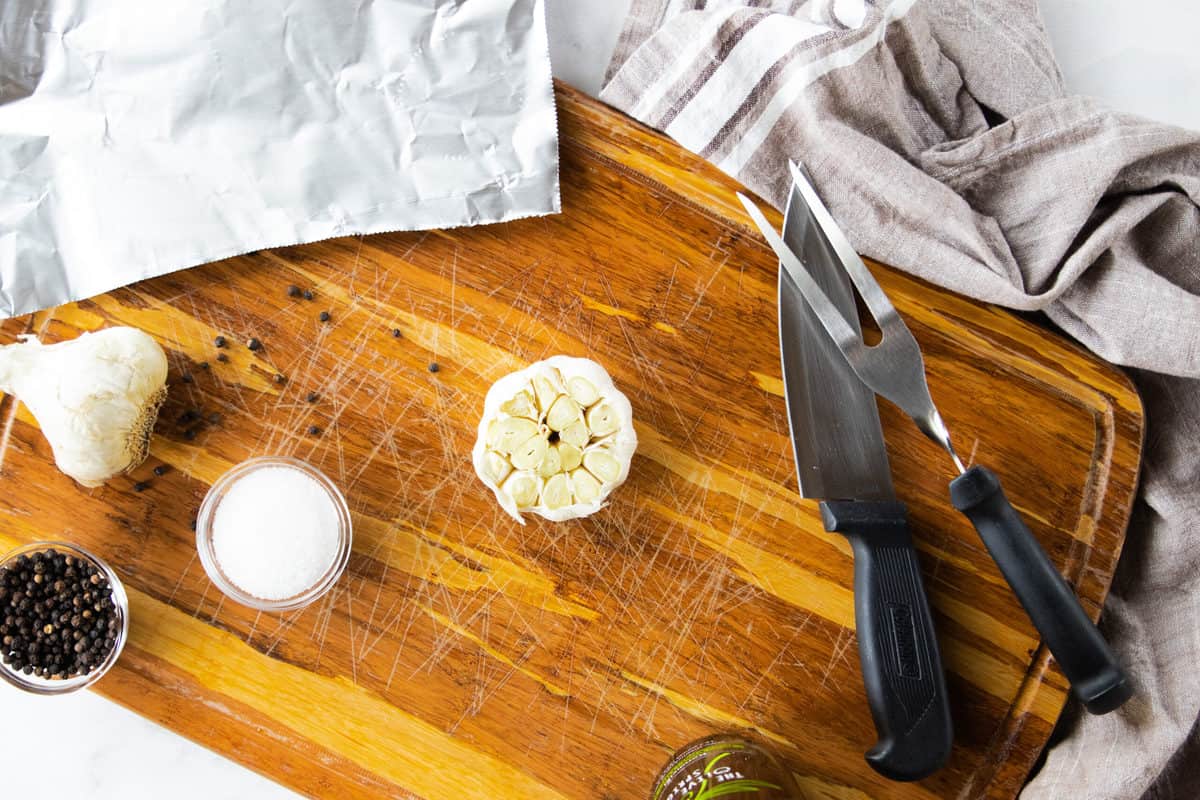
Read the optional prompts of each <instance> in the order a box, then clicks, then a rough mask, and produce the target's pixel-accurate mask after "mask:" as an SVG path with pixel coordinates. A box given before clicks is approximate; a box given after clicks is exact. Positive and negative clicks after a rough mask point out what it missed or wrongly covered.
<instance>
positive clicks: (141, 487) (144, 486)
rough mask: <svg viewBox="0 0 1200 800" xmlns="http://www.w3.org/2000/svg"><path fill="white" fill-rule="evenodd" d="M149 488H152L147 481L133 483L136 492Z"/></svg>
mask: <svg viewBox="0 0 1200 800" xmlns="http://www.w3.org/2000/svg"><path fill="white" fill-rule="evenodd" d="M149 488H150V484H148V483H146V482H145V481H138V482H137V483H135V484H134V485H133V490H134V491H135V492H144V491H146V490H147V489H149Z"/></svg>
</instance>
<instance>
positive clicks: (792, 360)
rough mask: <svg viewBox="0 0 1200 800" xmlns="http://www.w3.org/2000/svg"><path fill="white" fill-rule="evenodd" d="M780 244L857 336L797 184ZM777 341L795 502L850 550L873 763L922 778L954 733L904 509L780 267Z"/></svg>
mask: <svg viewBox="0 0 1200 800" xmlns="http://www.w3.org/2000/svg"><path fill="white" fill-rule="evenodd" d="M783 240H784V243H785V244H786V245H787V246H788V247H789V248H790V249H791V250H792V252H793V253H795V254H796V255H797V256H798V257H799V258H800V260H801V261H802V262H803V264H804V265H805V266H806V267H807V268H808V272H809V274H810V275H811V276H812V279H813V280H815V281H816V282H817V284H818V285H819V286H820V287H821V288H822V289H823V290H824V291H825V293H826V294H827V295H828V296H829V298H830V299H831V300H832V301H833V302H834V304H835V305H836V306H837V308H838V310H839V311H840V312H841V314H842V316H843V317H844V318H845V320H846V322H847V323H848V324H849V325H850V326H851V327H852V328H853V329H854V330H855V332H859V323H858V315H857V312H856V309H855V304H854V295H853V290H852V289H851V287H850V283H849V281H848V280H847V278H846V276H845V273H844V272H843V271H842V270H840V269H838V268H837V264H836V262H835V261H834V260H833V259H835V258H836V255H835V254H834V251H833V248H832V247H831V246H830V244H829V242H828V241H827V240H826V238H825V236H824V234H823V233H822V232H821V230H820V228H819V227H818V226H817V224H816V220H815V218H814V217H813V215H812V213H811V211H810V210H809V208H808V206H807V205H806V204H805V202H804V199H803V197H802V196H801V195H800V193H799V191H798V190H797V189H796V188H795V187H794V186H793V188H792V192H791V195H790V197H789V200H788V204H787V208H786V210H785V214H784V228H783ZM779 336H780V340H779V349H780V360H781V362H782V368H783V380H784V387H785V391H784V396H785V400H786V403H787V411H788V424H789V426H790V428H791V433H792V446H793V449H794V452H795V457H796V471H797V478H798V481H799V484H800V493H801V494H802V495H803V496H804V497H808V498H817V499H820V500H821V501H822V502H821V504H820V509H821V517H822V521H823V523H824V525H825V529H826V530H828V531H833V532H837V533H840V534H842V535H844V536H846V537H847V538H848V539H849V540H850V544H851V547H852V549H853V552H854V620H855V629H856V633H857V637H858V648H859V660H860V663H861V666H862V674H863V683H864V686H865V688H866V693H867V702H868V705H869V706H870V710H871V716H872V719H873V720H874V723H875V729H876V733H877V737H878V739H877V741H876V743H875V745H874V746H873V747H871V749H870V750H868V751H867V753H866V760H867V762H868V763H869V764H870V765H871V767H872V768H874V769H875V770H876V771H877V772H879V773H880V774H881V775H884V776H885V777H888V778H891V779H893V780H918V779H920V778H923V777H925V776H927V775H929V774H930V773H932V772H934V771H935V770H937V769H938V768H939V767H941V766H942V765H943V764H944V763H945V761H946V759H947V757H948V756H949V753H950V749H951V746H952V743H953V726H952V724H951V720H950V709H949V702H948V697H947V694H946V684H945V676H944V674H943V670H942V661H941V654H940V650H939V648H938V642H937V635H936V632H935V630H934V627H933V619H932V616H931V614H930V610H929V603H928V601H927V599H926V597H925V590H924V586H923V582H922V580H921V570H920V564H919V562H918V561H917V556H916V551H915V550H914V549H913V545H912V538H911V536H910V534H909V531H908V521H907V511H906V509H905V507H904V504H903V503H900V502H899V501H897V500H896V497H895V491H894V489H893V485H892V478H891V469H890V466H889V464H888V457H887V448H886V446H885V444H884V439H883V429H882V426H881V425H880V422H879V410H878V408H877V406H876V401H875V394H874V392H872V391H871V390H870V389H869V388H868V387H866V386H865V385H864V384H863V383H862V381H860V380H859V379H858V376H857V375H855V374H854V372H853V370H852V369H851V367H850V365H849V364H848V363H847V362H846V360H845V358H843V357H842V355H841V353H840V352H839V351H838V349H837V346H836V344H835V343H834V342H833V340H832V339H831V338H830V337H829V335H828V334H827V333H826V332H825V329H824V327H823V326H822V325H821V322H820V320H819V319H818V318H817V317H816V315H815V314H814V313H813V312H812V311H811V309H810V308H809V307H808V304H807V303H806V302H805V300H804V297H803V295H802V294H801V292H800V290H799V288H797V286H796V283H795V281H794V280H793V279H792V277H791V276H790V274H789V272H788V269H787V267H786V264H785V262H783V261H781V263H780V270H779Z"/></svg>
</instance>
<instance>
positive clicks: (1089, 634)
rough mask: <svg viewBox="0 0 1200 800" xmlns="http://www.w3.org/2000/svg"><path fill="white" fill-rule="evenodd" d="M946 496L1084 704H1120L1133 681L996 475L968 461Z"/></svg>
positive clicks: (1096, 707) (1094, 707)
mask: <svg viewBox="0 0 1200 800" xmlns="http://www.w3.org/2000/svg"><path fill="white" fill-rule="evenodd" d="M950 500H951V502H953V503H954V507H955V508H957V509H958V510H959V511H961V512H962V513H963V514H965V515H966V516H967V517H968V518H969V519H970V520H971V524H973V525H974V526H975V530H977V531H979V537H980V538H981V539H983V543H984V544H985V545H986V546H987V549H988V552H989V553H991V554H992V559H993V560H994V561H995V562H996V565H997V566H998V567H1000V572H1001V573H1003V575H1004V579H1005V580H1006V581H1008V585H1009V586H1011V587H1012V589H1013V592H1014V593H1015V594H1016V595H1017V599H1018V600H1020V601H1021V605H1022V606H1024V608H1025V612H1026V613H1027V614H1029V618H1030V619H1031V620H1032V621H1033V625H1034V627H1035V628H1037V630H1038V633H1040V634H1041V636H1042V640H1043V641H1044V642H1045V643H1046V646H1047V647H1049V648H1050V652H1051V654H1053V656H1054V660H1055V661H1057V662H1058V664H1059V666H1060V667H1062V671H1063V674H1064V675H1066V676H1067V680H1068V681H1070V682H1071V691H1072V692H1073V693H1074V694H1075V696H1076V697H1077V698H1079V700H1080V701H1081V702H1082V703H1083V705H1084V708H1086V709H1087V710H1088V711H1090V712H1091V713H1093V714H1107V713H1108V712H1109V711H1113V710H1114V709H1117V708H1119V707H1120V706H1121V704H1123V703H1124V702H1125V701H1126V700H1128V699H1129V698H1130V697H1131V696H1132V695H1133V686H1132V685H1131V684H1130V682H1129V679H1128V677H1127V676H1126V675H1125V671H1124V670H1123V669H1122V668H1121V665H1120V663H1119V662H1118V661H1117V657H1116V656H1115V655H1113V652H1112V650H1111V649H1109V646H1108V642H1106V641H1104V637H1103V636H1101V635H1100V631H1099V629H1097V628H1096V626H1095V624H1093V623H1092V621H1091V619H1089V618H1088V615H1087V614H1086V613H1084V610H1083V607H1082V606H1080V605H1079V599H1078V598H1077V597H1076V596H1075V592H1074V591H1072V590H1071V587H1070V586H1069V585H1068V584H1067V582H1066V581H1065V580H1064V579H1063V577H1062V575H1060V574H1059V572H1058V570H1057V569H1055V568H1054V564H1053V563H1051V561H1050V558H1049V557H1048V556H1047V555H1046V551H1045V550H1043V549H1042V546H1041V545H1040V544H1038V540H1037V539H1036V538H1034V536H1033V534H1032V533H1031V532H1030V530H1029V528H1028V527H1027V526H1026V525H1025V522H1024V521H1023V520H1022V519H1021V517H1020V515H1019V514H1017V512H1016V510H1015V509H1014V508H1013V507H1012V504H1011V503H1010V502H1009V501H1008V497H1007V496H1005V494H1004V489H1003V488H1002V487H1001V486H1000V479H999V478H997V477H996V475H995V473H993V472H992V471H991V470H989V469H988V468H987V467H982V466H979V465H976V466H973V467H971V468H970V469H968V470H967V471H966V472H964V473H963V474H962V475H959V476H958V477H957V478H955V479H954V480H953V481H951V482H950Z"/></svg>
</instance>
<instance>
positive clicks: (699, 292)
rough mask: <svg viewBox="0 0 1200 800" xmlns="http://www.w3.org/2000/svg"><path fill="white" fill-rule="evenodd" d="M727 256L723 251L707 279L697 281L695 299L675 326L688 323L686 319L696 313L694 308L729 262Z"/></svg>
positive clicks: (701, 300)
mask: <svg viewBox="0 0 1200 800" xmlns="http://www.w3.org/2000/svg"><path fill="white" fill-rule="evenodd" d="M715 256H716V253H713V257H714V258H715ZM729 258H730V255H729V253H725V257H724V258H722V259H721V261H720V263H718V264H716V265H715V266H714V267H713V268H712V274H711V275H709V276H708V280H703V281H702V282H698V283H697V285H696V299H695V300H693V301H692V305H691V307H690V308H689V309H688V310H687V313H686V314H684V315H683V319H681V320H680V321H679V324H678V325H677V326H676V327H679V328H682V327H683V326H685V325H687V324H688V321H689V320H690V319H691V318H692V314H694V313H696V309H697V308H699V307H700V304H701V303H702V302H704V297H705V295H707V294H708V290H709V288H710V287H711V286H712V285H713V282H714V281H715V280H716V279H717V276H718V275H720V274H721V271H722V270H723V269H724V268H725V265H726V264H727V263H729ZM684 263H686V262H684ZM710 263H711V262H710Z"/></svg>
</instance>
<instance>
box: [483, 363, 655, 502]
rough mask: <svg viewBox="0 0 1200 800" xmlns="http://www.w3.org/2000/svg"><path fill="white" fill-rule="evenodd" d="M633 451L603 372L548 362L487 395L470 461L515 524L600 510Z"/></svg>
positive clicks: (629, 428)
mask: <svg viewBox="0 0 1200 800" xmlns="http://www.w3.org/2000/svg"><path fill="white" fill-rule="evenodd" d="M636 449H637V434H636V433H635V432H634V429H633V409H632V407H631V406H630V405H629V400H628V399H627V398H626V397H625V395H623V394H622V393H621V392H620V391H619V390H618V389H617V388H616V387H615V386H614V385H613V382H612V378H610V377H609V375H608V373H607V372H606V371H605V370H604V367H602V366H600V365H599V364H597V363H596V362H595V361H589V360H588V359H586V358H570V357H568V356H554V357H553V358H548V359H546V360H545V361H539V362H537V363H536V364H531V365H530V366H529V367H527V368H526V369H523V370H521V371H520V372H514V373H512V374H510V375H505V376H504V377H503V378H501V379H500V380H498V381H496V383H494V384H493V385H492V388H491V389H489V390H488V393H487V397H486V398H485V399H484V403H483V418H482V419H480V421H479V435H478V438H477V439H476V441H475V449H474V451H473V452H472V460H473V461H474V463H475V472H476V474H478V475H479V479H480V480H482V481H483V482H484V483H485V484H487V486H488V488H490V489H491V490H492V491H493V492H494V493H495V495H496V500H497V501H499V503H500V505H501V507H503V508H504V510H505V511H507V512H508V513H509V514H510V515H511V516H512V517H513V518H514V519H515V520H517V522H520V523H521V524H524V523H525V520H524V519H523V518H522V517H521V512H522V511H529V512H532V513H534V514H539V515H541V516H543V517H545V518H546V519H549V520H553V521H555V522H561V521H563V520H568V519H575V518H577V517H586V516H588V515H589V514H594V513H595V512H597V511H599V510H600V508H602V507H603V506H604V501H605V500H606V499H607V498H608V496H609V494H611V493H612V490H613V489H615V488H617V487H618V486H620V485H621V484H622V483H624V482H625V478H626V477H627V476H628V475H629V463H630V461H631V460H632V459H633V453H634V451H635V450H636Z"/></svg>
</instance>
